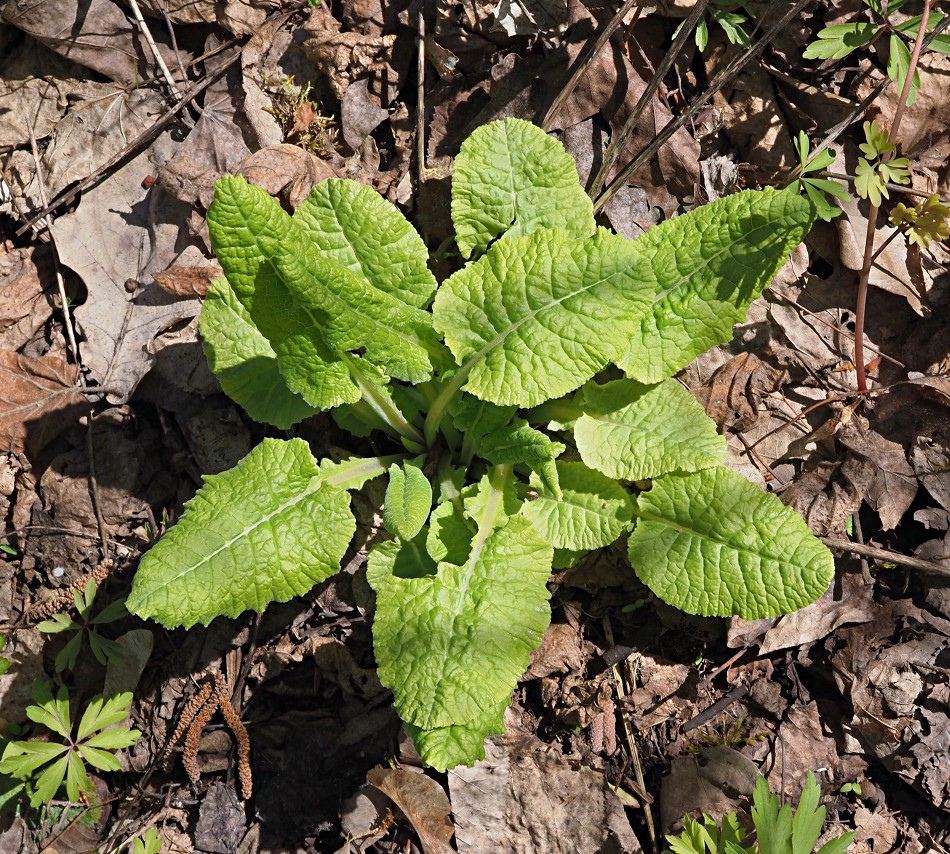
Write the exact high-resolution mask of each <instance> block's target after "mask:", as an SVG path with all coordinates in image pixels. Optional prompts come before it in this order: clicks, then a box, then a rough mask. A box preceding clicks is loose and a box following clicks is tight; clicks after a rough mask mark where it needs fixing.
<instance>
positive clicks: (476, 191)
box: [452, 119, 594, 258]
mask: <svg viewBox="0 0 950 854" xmlns="http://www.w3.org/2000/svg"><path fill="white" fill-rule="evenodd" d="M452 221H453V222H454V223H455V234H456V240H457V241H458V246H459V250H460V251H461V252H462V255H463V256H464V257H465V258H468V257H470V256H471V254H472V252H474V251H476V250H478V251H483V250H485V249H486V248H487V246H488V244H489V243H491V241H492V240H494V239H495V238H496V237H498V236H500V235H502V234H507V235H508V236H509V237H517V236H519V235H523V234H529V233H530V232H532V231H536V230H537V229H539V228H564V229H566V230H567V231H569V232H570V233H571V234H572V235H575V236H577V237H589V236H590V235H591V234H593V233H594V214H593V205H592V204H591V200H590V199H589V198H588V196H587V194H586V193H585V192H584V190H583V188H582V187H581V185H580V181H579V180H578V177H577V167H576V166H575V165H574V161H573V160H572V159H571V156H570V155H569V154H568V153H567V152H566V151H565V150H564V146H562V145H561V144H560V143H559V142H558V141H557V140H555V139H552V138H551V137H549V136H548V135H547V134H545V132H544V131H543V130H541V128H539V127H536V126H535V125H533V124H531V123H530V122H526V121H523V120H521V119H504V120H503V121H499V122H492V123H491V124H487V125H484V126H483V127H480V128H478V129H477V130H476V131H475V132H474V133H472V135H471V136H470V137H469V138H468V139H467V140H465V142H463V143H462V148H461V150H460V151H459V155H458V157H456V158H455V170H454V172H453V174H452Z"/></svg>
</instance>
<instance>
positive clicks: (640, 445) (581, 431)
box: [574, 379, 726, 480]
mask: <svg viewBox="0 0 950 854" xmlns="http://www.w3.org/2000/svg"><path fill="white" fill-rule="evenodd" d="M581 406H582V408H583V410H584V414H583V416H581V417H580V418H578V419H577V422H576V423H575V424H574V440H575V441H576V442H577V450H578V451H580V454H581V457H582V458H583V460H584V462H585V463H587V465H589V466H590V467H591V468H595V469H597V470H598V471H602V472H603V473H604V474H606V475H607V476H609V477H612V478H617V479H619V480H645V479H646V478H648V477H656V476H657V475H660V474H665V473H666V472H670V471H698V470H699V469H705V468H710V467H711V466H715V465H720V464H722V463H724V462H725V461H726V440H725V439H724V438H723V437H722V436H720V435H719V434H718V433H717V432H716V425H715V423H714V422H713V421H712V419H711V418H709V416H707V415H706V413H705V412H704V411H703V407H702V406H700V404H699V402H698V401H697V400H696V398H694V397H693V396H692V395H691V394H690V393H689V392H688V391H687V390H686V389H685V388H683V386H681V385H680V384H679V383H678V382H676V380H672V379H670V380H665V381H664V382H661V383H658V384H657V385H644V384H643V383H638V382H637V381H636V380H616V381H614V382H609V383H604V384H603V385H597V384H596V383H588V384H587V385H586V386H584V388H583V398H582V403H581Z"/></svg>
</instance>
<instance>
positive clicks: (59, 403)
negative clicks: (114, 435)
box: [0, 351, 86, 455]
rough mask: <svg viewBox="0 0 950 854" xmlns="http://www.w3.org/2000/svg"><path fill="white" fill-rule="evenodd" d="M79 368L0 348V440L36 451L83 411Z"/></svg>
mask: <svg viewBox="0 0 950 854" xmlns="http://www.w3.org/2000/svg"><path fill="white" fill-rule="evenodd" d="M78 378H79V369H78V368H77V367H76V366H75V365H70V364H68V363H66V362H65V361H63V360H62V359H60V358H59V357H57V356H39V357H37V358H35V359H31V358H29V357H27V356H20V355H17V354H16V353H11V352H9V351H0V441H2V442H3V445H4V450H12V451H14V452H17V453H18V452H21V451H23V450H27V451H28V452H29V453H30V455H33V454H36V453H37V452H38V451H40V450H41V449H42V448H43V447H45V445H46V444H47V443H48V442H49V441H50V440H52V439H54V438H55V437H56V436H58V435H59V434H60V433H62V432H63V431H64V430H67V429H69V428H70V427H72V426H73V424H74V423H75V422H76V419H77V418H78V417H79V415H80V414H81V413H82V412H85V410H86V399H85V397H84V396H83V395H82V394H80V393H79V391H77V390H76V380H77V379H78Z"/></svg>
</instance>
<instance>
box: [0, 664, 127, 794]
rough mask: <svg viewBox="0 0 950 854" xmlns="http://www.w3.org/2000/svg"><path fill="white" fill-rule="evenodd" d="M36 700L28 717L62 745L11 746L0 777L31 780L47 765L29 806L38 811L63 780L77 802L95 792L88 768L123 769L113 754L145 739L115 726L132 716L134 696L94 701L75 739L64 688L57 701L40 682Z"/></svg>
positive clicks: (35, 784)
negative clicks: (130, 708) (44, 728)
mask: <svg viewBox="0 0 950 854" xmlns="http://www.w3.org/2000/svg"><path fill="white" fill-rule="evenodd" d="M33 700H34V703H35V705H31V706H27V707H26V714H27V717H28V718H29V719H30V720H31V721H35V722H36V723H38V724H41V725H42V726H45V727H46V728H47V729H48V730H49V731H50V732H51V733H52V734H53V735H57V736H60V738H62V739H64V741H11V742H8V743H7V745H6V748H5V749H4V751H3V758H2V759H0V773H2V774H9V775H10V776H11V777H16V778H18V779H21V780H22V779H27V778H32V777H33V776H34V775H35V774H36V772H37V771H39V770H40V768H43V767H44V766H46V768H45V770H44V771H43V772H42V773H41V774H40V775H39V777H38V778H37V779H36V780H35V781H34V782H33V791H32V794H31V795H30V804H31V805H32V806H34V807H38V806H40V805H42V804H48V803H49V802H50V801H51V800H52V799H53V798H54V797H55V795H56V793H57V791H59V789H60V787H61V786H62V785H63V781H64V780H65V781H66V796H67V797H68V798H69V800H70V801H72V802H74V803H75V802H77V801H79V799H80V794H81V793H85V794H86V795H88V794H90V793H92V791H93V788H92V783H91V781H90V780H89V775H88V773H87V772H86V765H85V763H86V762H88V763H89V764H90V765H92V766H93V767H94V768H98V769H99V770H100V771H118V770H120V769H121V767H122V766H121V764H120V762H119V760H118V758H117V757H116V756H115V754H114V752H113V751H116V750H119V749H121V748H124V747H131V746H132V745H133V744H135V742H136V741H137V740H138V738H139V736H141V734H142V733H141V732H139V731H138V730H137V729H129V728H128V727H127V726H124V725H121V726H115V724H118V723H119V722H120V721H124V720H125V719H126V718H127V717H128V714H129V704H130V703H131V702H132V695H131V694H130V693H126V694H118V695H116V696H115V697H110V698H109V699H108V700H103V698H102V697H99V696H97V697H94V698H93V699H92V700H91V701H90V702H89V705H88V706H87V707H86V710H85V711H84V712H83V715H82V718H81V719H80V721H79V725H78V727H76V734H75V736H74V735H73V724H72V719H71V718H70V713H69V698H68V696H67V693H66V689H65V688H60V689H59V691H58V692H57V695H56V697H55V698H54V697H53V694H52V690H51V689H50V685H49V683H48V682H46V681H45V680H41V679H38V680H36V682H34V683H33Z"/></svg>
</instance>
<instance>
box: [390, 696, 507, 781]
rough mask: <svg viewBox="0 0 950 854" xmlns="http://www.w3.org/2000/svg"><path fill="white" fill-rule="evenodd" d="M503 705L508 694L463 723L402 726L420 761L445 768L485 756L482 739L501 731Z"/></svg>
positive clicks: (503, 722) (483, 740)
mask: <svg viewBox="0 0 950 854" xmlns="http://www.w3.org/2000/svg"><path fill="white" fill-rule="evenodd" d="M507 708H508V697H505V699H504V700H502V701H501V702H500V703H498V704H497V705H495V706H492V707H491V708H489V709H486V710H485V711H484V712H482V714H481V715H480V716H479V717H478V718H477V719H476V720H474V721H468V722H466V723H464V724H450V725H449V726H443V727H434V728H433V729H422V728H421V727H417V726H415V725H414V724H410V723H407V724H404V727H405V730H406V734H407V735H408V736H409V737H410V738H411V739H412V741H413V744H415V746H416V750H417V751H418V752H419V756H420V757H421V758H422V761H423V762H424V763H425V764H426V765H431V766H432V767H433V768H435V770H436V771H448V770H449V768H455V767H456V766H457V765H474V764H475V763H476V762H478V761H479V760H480V759H484V758H485V739H486V738H488V736H490V735H500V734H502V733H503V732H504V731H505V709H507Z"/></svg>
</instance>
